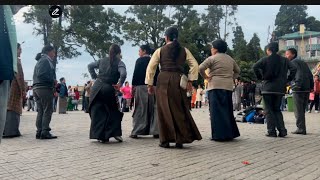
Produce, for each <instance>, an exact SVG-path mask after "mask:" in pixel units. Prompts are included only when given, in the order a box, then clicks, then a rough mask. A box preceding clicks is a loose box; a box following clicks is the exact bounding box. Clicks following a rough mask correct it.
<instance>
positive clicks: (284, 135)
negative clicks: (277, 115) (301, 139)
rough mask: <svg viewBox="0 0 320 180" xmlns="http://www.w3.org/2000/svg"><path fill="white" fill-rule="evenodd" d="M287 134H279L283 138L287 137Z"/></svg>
mask: <svg viewBox="0 0 320 180" xmlns="http://www.w3.org/2000/svg"><path fill="white" fill-rule="evenodd" d="M287 135H288V134H287V133H279V135H278V136H279V137H282V138H283V137H286V136H287Z"/></svg>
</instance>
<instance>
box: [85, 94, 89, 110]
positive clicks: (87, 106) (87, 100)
mask: <svg viewBox="0 0 320 180" xmlns="http://www.w3.org/2000/svg"><path fill="white" fill-rule="evenodd" d="M85 110H86V113H88V112H89V97H86V107H85Z"/></svg>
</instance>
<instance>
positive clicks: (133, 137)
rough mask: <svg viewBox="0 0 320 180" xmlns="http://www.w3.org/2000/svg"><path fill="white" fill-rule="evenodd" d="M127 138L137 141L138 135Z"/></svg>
mask: <svg viewBox="0 0 320 180" xmlns="http://www.w3.org/2000/svg"><path fill="white" fill-rule="evenodd" d="M129 137H130V138H132V139H138V135H130V136H129Z"/></svg>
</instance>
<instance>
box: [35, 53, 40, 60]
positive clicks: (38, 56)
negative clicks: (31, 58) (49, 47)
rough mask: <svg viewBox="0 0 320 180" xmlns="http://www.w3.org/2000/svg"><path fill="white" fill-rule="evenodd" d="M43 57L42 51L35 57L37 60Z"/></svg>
mask: <svg viewBox="0 0 320 180" xmlns="http://www.w3.org/2000/svg"><path fill="white" fill-rule="evenodd" d="M41 57H42V54H41V53H38V54H37V55H36V58H35V59H36V60H37V61H39V59H40V58H41Z"/></svg>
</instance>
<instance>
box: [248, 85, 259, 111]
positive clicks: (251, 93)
mask: <svg viewBox="0 0 320 180" xmlns="http://www.w3.org/2000/svg"><path fill="white" fill-rule="evenodd" d="M256 87H257V85H256V82H254V81H251V84H250V85H249V102H250V106H255V105H256Z"/></svg>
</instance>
